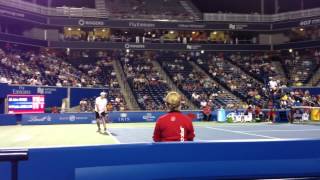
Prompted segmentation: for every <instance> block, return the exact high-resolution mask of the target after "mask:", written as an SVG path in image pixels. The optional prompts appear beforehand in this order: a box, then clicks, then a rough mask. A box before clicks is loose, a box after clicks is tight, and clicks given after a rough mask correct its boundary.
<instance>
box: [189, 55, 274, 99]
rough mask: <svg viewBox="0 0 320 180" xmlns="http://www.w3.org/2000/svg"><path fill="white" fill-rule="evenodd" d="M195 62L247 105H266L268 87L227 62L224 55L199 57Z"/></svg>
mask: <svg viewBox="0 0 320 180" xmlns="http://www.w3.org/2000/svg"><path fill="white" fill-rule="evenodd" d="M195 61H196V63H197V64H198V65H199V66H200V67H202V68H203V69H204V70H205V71H206V72H207V73H208V74H210V75H211V77H212V78H213V79H215V80H216V81H217V82H219V83H220V84H221V85H224V86H225V87H226V88H227V89H229V90H230V91H231V92H233V93H234V94H236V95H237V96H239V97H241V98H242V100H243V101H245V102H246V103H248V104H258V105H264V104H265V103H266V100H267V95H268V91H269V90H268V87H266V85H264V84H263V83H259V82H258V81H257V80H255V79H254V78H252V77H251V76H249V75H247V74H245V73H242V71H241V70H240V68H239V67H237V66H233V65H232V64H231V63H230V62H228V61H226V60H225V56H224V55H223V54H206V55H199V56H198V57H197V58H196V60H195Z"/></svg>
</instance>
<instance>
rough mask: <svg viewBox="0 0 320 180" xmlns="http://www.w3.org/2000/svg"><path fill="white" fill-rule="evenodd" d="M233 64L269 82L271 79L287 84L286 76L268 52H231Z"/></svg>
mask: <svg viewBox="0 0 320 180" xmlns="http://www.w3.org/2000/svg"><path fill="white" fill-rule="evenodd" d="M227 59H228V60H230V61H231V62H232V63H233V64H235V65H237V66H239V67H240V68H241V69H242V70H243V71H245V72H246V73H248V74H249V75H251V76H252V77H255V78H256V79H258V80H260V81H261V82H263V83H265V84H268V82H269V81H270V80H276V81H277V83H278V84H285V79H284V77H282V76H281V74H280V72H278V71H277V68H276V67H275V64H273V63H272V60H271V57H270V55H268V54H246V55H241V54H240V53H238V54H231V55H229V56H228V57H227Z"/></svg>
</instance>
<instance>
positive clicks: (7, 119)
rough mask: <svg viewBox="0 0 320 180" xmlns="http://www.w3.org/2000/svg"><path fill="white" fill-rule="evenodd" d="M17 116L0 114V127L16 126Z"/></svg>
mask: <svg viewBox="0 0 320 180" xmlns="http://www.w3.org/2000/svg"><path fill="white" fill-rule="evenodd" d="M18 118H19V116H17V115H12V114H0V126H1V125H17V120H18Z"/></svg>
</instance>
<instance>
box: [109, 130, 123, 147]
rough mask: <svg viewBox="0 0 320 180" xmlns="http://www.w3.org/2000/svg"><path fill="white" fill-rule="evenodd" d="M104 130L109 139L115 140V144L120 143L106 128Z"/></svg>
mask: <svg viewBox="0 0 320 180" xmlns="http://www.w3.org/2000/svg"><path fill="white" fill-rule="evenodd" d="M106 132H107V134H108V135H109V136H110V137H111V139H113V140H114V142H116V144H121V143H120V141H119V140H118V139H117V138H116V137H114V136H113V135H112V133H111V132H110V131H109V130H107V131H106Z"/></svg>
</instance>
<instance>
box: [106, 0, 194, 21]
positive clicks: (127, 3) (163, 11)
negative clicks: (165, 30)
mask: <svg viewBox="0 0 320 180" xmlns="http://www.w3.org/2000/svg"><path fill="white" fill-rule="evenodd" d="M106 8H107V9H108V11H110V18H113V19H157V20H170V21H172V20H180V21H181V20H182V21H191V20H195V17H194V16H193V15H192V14H191V13H190V12H188V11H186V10H185V9H184V7H182V5H181V4H180V1H179V0H170V1H168V0H158V1H146V0H117V1H115V0H106Z"/></svg>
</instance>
